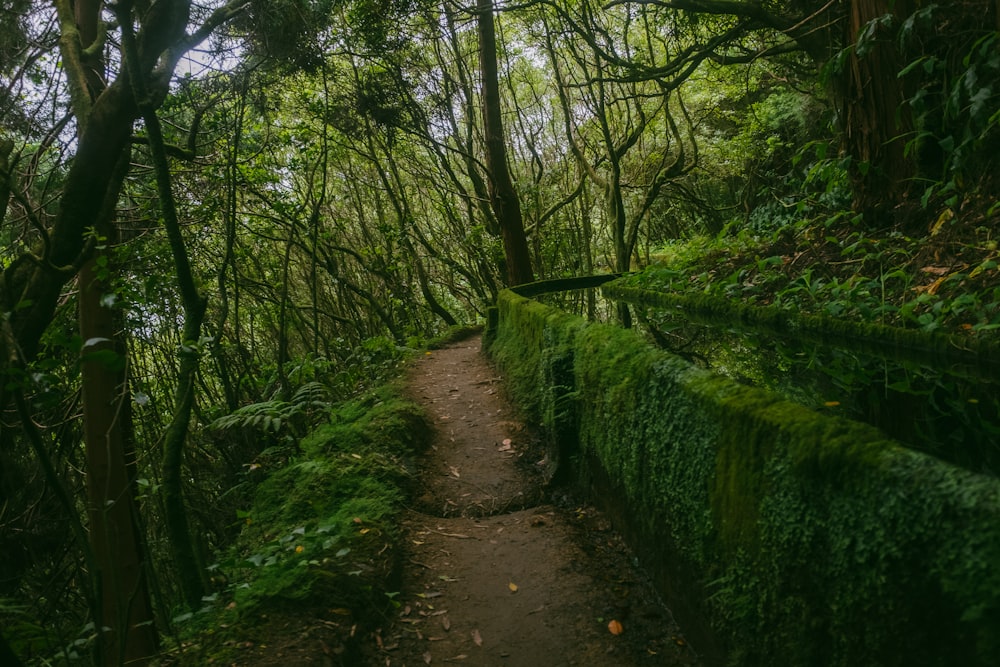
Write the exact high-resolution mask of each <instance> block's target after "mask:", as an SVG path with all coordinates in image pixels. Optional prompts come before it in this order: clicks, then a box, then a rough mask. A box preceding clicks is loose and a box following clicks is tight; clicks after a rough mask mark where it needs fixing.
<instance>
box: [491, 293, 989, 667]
mask: <svg viewBox="0 0 1000 667" xmlns="http://www.w3.org/2000/svg"><path fill="white" fill-rule="evenodd" d="M499 305H500V318H499V322H498V327H497V331H496V333H495V337H494V343H493V344H492V346H491V352H492V353H493V354H494V356H495V358H496V359H497V362H498V364H499V365H500V367H501V369H502V370H503V372H504V373H505V375H508V376H509V377H515V378H517V377H520V376H522V375H523V376H524V377H525V378H526V377H527V376H528V375H529V373H530V370H529V369H534V371H535V374H534V378H535V382H536V384H541V383H543V382H544V381H545V379H546V378H545V375H544V374H543V373H542V372H540V369H541V368H542V367H543V364H544V361H543V359H544V358H545V357H546V355H551V354H554V353H555V354H556V355H557V356H559V357H561V358H565V355H567V354H568V355H570V358H571V361H572V368H573V373H572V381H573V390H574V391H575V396H574V399H573V400H574V402H575V404H576V405H575V414H576V419H575V421H574V426H575V428H577V429H578V433H579V440H578V443H579V444H578V448H577V449H576V450H575V452H574V461H575V468H574V472H575V474H576V476H577V477H578V478H579V479H581V480H583V481H584V482H585V483H586V484H587V485H588V486H589V487H591V488H594V489H595V491H596V492H597V494H598V497H600V498H603V499H605V500H606V501H608V499H620V501H608V502H610V503H611V505H612V507H611V510H612V512H613V513H614V514H617V515H618V516H619V517H621V519H622V521H623V522H624V527H623V529H624V532H625V533H626V534H630V535H632V536H633V538H634V542H635V547H636V548H637V549H638V550H639V552H640V553H644V554H646V555H647V556H648V560H647V566H649V567H651V568H653V569H654V570H656V571H658V572H660V573H667V572H670V573H672V576H670V577H669V578H670V581H671V582H672V583H671V586H672V588H673V592H674V593H675V594H678V595H682V596H683V597H684V603H685V606H689V608H690V607H694V608H697V609H700V610H701V612H702V613H703V614H704V615H705V617H706V618H707V619H708V620H709V621H710V622H711V624H712V627H713V629H714V636H715V639H716V640H719V641H721V642H722V643H723V644H724V645H725V646H726V647H727V648H728V650H729V657H730V659H731V660H732V661H733V662H734V664H741V665H804V664H809V665H845V666H846V665H857V664H878V665H947V664H955V662H961V663H962V664H969V665H984V666H985V665H991V664H994V663H995V662H996V661H997V660H998V659H1000V642H998V640H997V636H996V633H995V628H996V627H997V624H998V623H1000V603H998V600H1000V573H998V572H997V571H996V569H995V568H994V567H993V566H992V564H993V563H995V562H997V559H998V558H1000V530H998V528H997V526H998V525H1000V483H998V482H997V480H996V479H994V478H990V477H986V476H980V475H975V474H972V473H969V472H966V471H962V470H959V469H957V468H954V467H952V466H950V465H947V464H943V463H941V462H939V461H936V460H934V459H932V458H930V457H926V456H924V455H921V454H918V453H915V452H912V451H909V450H906V449H903V448H901V447H900V446H898V445H897V444H896V443H893V442H891V441H888V440H886V439H885V438H884V436H883V435H882V434H880V433H879V432H878V431H876V430H874V429H872V428H870V427H868V426H865V425H862V424H858V423H855V422H850V421H847V420H844V419H838V418H831V417H827V416H823V415H820V414H818V413H816V412H813V411H811V410H808V409H806V408H803V407H801V406H798V405H795V404H792V403H789V402H787V401H785V400H782V399H781V398H779V397H777V396H775V395H773V394H769V393H767V392H763V391H760V390H757V389H753V388H748V387H741V386H739V385H736V384H735V383H733V382H731V381H729V380H727V379H725V378H722V377H719V376H716V375H713V374H711V373H708V372H706V371H703V370H700V369H697V368H694V367H692V366H691V365H690V364H688V363H687V362H684V361H683V360H681V359H679V358H677V357H674V356H672V355H669V354H666V353H663V352H658V351H655V350H653V349H652V348H650V347H649V346H647V345H646V344H645V343H643V342H642V341H641V340H640V339H639V338H638V337H637V336H635V335H634V333H632V332H630V331H625V330H621V329H616V328H614V327H609V326H606V325H599V324H586V323H584V322H582V321H581V320H579V319H576V318H567V317H564V316H562V315H560V314H558V313H556V312H553V311H551V310H549V309H546V308H545V307H542V306H540V304H538V303H536V302H531V301H528V300H526V299H523V298H521V297H517V296H515V295H513V294H511V293H504V294H503V295H501V300H500V304H499ZM550 329H559V330H561V331H549V330H550ZM571 330H572V332H573V333H572V334H570V331H571ZM568 340H569V341H572V342H570V343H569V344H568V346H567V345H566V343H565V341H568ZM548 344H552V345H553V348H552V349H549V348H548V347H547V345H548ZM566 380H567V377H566V376H565V375H562V376H561V377H560V378H559V382H561V383H565V382H566ZM512 389H513V393H514V395H515V396H516V397H517V399H518V400H519V402H521V403H522V404H527V405H528V406H531V405H533V404H534V402H535V401H537V400H538V395H539V391H542V392H544V391H545V388H544V387H542V388H541V389H539V388H538V387H537V386H536V387H528V386H527V383H526V382H523V381H518V382H515V383H514V384H513V385H512ZM560 391H565V390H564V389H563V388H560ZM619 502H620V504H619Z"/></svg>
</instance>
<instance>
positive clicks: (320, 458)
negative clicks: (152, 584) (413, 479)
mask: <svg viewBox="0 0 1000 667" xmlns="http://www.w3.org/2000/svg"><path fill="white" fill-rule="evenodd" d="M429 433H430V428H429V423H428V422H427V420H426V418H425V416H424V414H423V412H422V411H421V409H420V408H419V407H418V406H417V405H416V404H414V403H412V402H410V401H408V400H406V399H404V398H402V394H401V388H400V387H399V386H395V385H393V386H387V387H382V388H379V389H377V390H375V391H373V392H371V393H369V394H367V395H365V396H363V397H361V398H358V399H356V400H354V401H349V402H346V403H343V404H340V405H338V406H335V407H334V409H333V410H332V411H331V418H330V421H329V422H328V423H326V424H323V425H321V426H319V427H318V428H316V429H315V430H314V431H313V432H311V433H310V434H309V435H308V436H307V437H306V438H304V439H303V441H302V442H301V452H302V455H301V456H300V457H299V458H298V459H296V460H293V461H291V462H289V464H288V465H287V466H285V467H284V468H282V469H280V470H278V471H276V472H274V473H273V474H271V475H270V476H269V477H268V478H267V479H266V480H264V481H263V482H262V483H261V484H260V486H259V487H258V489H257V492H256V495H255V497H254V502H253V506H252V507H251V508H250V510H249V511H247V512H244V513H240V515H239V517H238V518H239V520H240V521H241V522H242V523H243V524H244V525H243V530H242V532H241V534H240V536H239V538H238V539H237V540H236V542H235V543H234V544H233V546H232V547H231V548H230V549H229V550H228V552H227V553H226V555H225V556H224V557H223V558H222V559H220V561H219V562H218V563H216V564H214V565H213V566H212V568H211V570H212V575H213V581H216V582H218V583H219V585H220V589H219V591H218V592H217V593H216V594H214V595H212V596H210V597H209V598H208V599H207V600H206V607H205V608H204V609H203V610H201V612H199V613H198V614H194V615H193V616H192V617H191V618H187V616H188V615H184V616H182V617H181V618H180V619H179V620H180V621H181V623H180V627H181V628H182V629H183V630H184V631H185V633H186V634H188V635H190V637H191V638H192V643H191V644H190V645H189V648H188V649H187V650H186V651H185V652H184V654H183V656H182V662H185V663H189V664H204V661H207V660H209V659H212V660H213V661H226V662H228V661H229V660H230V659H237V658H236V656H237V655H238V654H239V653H240V651H242V650H244V649H245V647H246V646H247V645H248V642H249V643H250V644H252V643H253V642H254V641H258V642H260V641H266V638H267V637H268V636H269V635H270V632H269V628H271V627H273V626H274V625H275V623H277V624H278V625H284V626H287V625H288V624H289V623H291V620H290V619H292V618H303V619H309V620H310V621H316V619H321V620H320V622H321V623H323V624H324V625H323V627H324V628H325V629H326V630H327V631H329V630H330V629H331V628H336V627H342V630H343V632H341V633H340V636H339V637H338V638H337V641H340V642H342V645H341V646H340V647H339V649H338V651H339V652H338V653H336V655H340V656H341V658H340V662H338V663H337V664H345V665H346V664H352V663H351V660H352V659H353V657H352V656H353V653H352V651H351V650H350V647H349V646H347V645H348V644H350V643H351V641H350V638H351V637H353V636H354V634H351V633H350V632H349V631H350V628H351V627H352V626H353V625H355V624H361V625H364V624H366V623H369V622H374V621H375V620H376V619H377V618H378V615H379V614H380V613H381V611H382V610H383V609H384V608H385V607H386V606H387V605H388V604H389V603H390V598H389V596H390V595H391V593H392V592H393V586H394V585H395V584H394V581H395V578H396V571H397V566H398V564H397V562H396V558H397V541H398V535H397V530H398V515H399V512H400V511H401V508H402V506H403V503H404V500H405V498H406V494H407V487H408V485H409V480H410V472H409V468H410V466H409V464H408V461H409V458H410V457H411V456H412V455H413V454H415V453H416V452H417V451H419V450H420V449H422V448H423V447H424V446H425V445H426V443H427V442H428V438H429ZM327 618H328V619H330V620H325V621H324V620H322V619H327ZM281 619H285V620H284V621H283V620H281ZM285 621H288V622H285ZM254 638H256V639H254ZM261 638H265V639H261ZM251 640H252V641H251ZM199 661H201V662H199Z"/></svg>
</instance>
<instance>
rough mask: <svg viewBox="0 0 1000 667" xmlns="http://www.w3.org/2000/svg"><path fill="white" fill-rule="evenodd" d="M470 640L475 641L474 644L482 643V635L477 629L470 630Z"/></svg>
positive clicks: (479, 644) (480, 644)
mask: <svg viewBox="0 0 1000 667" xmlns="http://www.w3.org/2000/svg"><path fill="white" fill-rule="evenodd" d="M472 641H474V642H475V643H476V646H482V645H483V636H482V635H480V634H479V630H478V629H476V630H473V631H472Z"/></svg>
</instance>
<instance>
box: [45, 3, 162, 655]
mask: <svg viewBox="0 0 1000 667" xmlns="http://www.w3.org/2000/svg"><path fill="white" fill-rule="evenodd" d="M73 7H74V13H75V17H76V21H77V25H78V26H79V29H80V44H81V45H82V46H83V47H84V48H86V47H89V46H91V45H92V44H94V43H95V42H96V41H97V39H98V38H99V35H98V18H99V14H100V10H101V3H100V2H98V1H97V0H80V1H79V2H77V3H74V5H73ZM92 57H93V56H92ZM93 58H94V62H90V63H87V64H89V65H90V66H89V67H86V69H85V88H86V90H83V88H84V86H81V85H77V86H76V89H75V90H76V95H77V101H76V103H75V104H74V106H75V109H76V111H77V123H78V135H79V136H78V139H79V140H80V145H81V149H80V152H81V153H82V152H83V148H82V147H83V145H84V144H85V143H86V139H87V137H86V136H85V135H86V134H87V133H88V130H89V131H91V132H93V131H94V130H95V129H96V128H95V127H93V126H91V124H90V122H89V121H90V119H91V115H92V114H90V113H87V111H90V105H91V102H92V101H93V100H96V99H97V98H98V96H99V95H101V94H102V93H104V92H106V91H105V83H104V80H103V78H102V76H101V72H102V70H103V63H101V62H100V59H99V57H93ZM119 104H120V105H125V104H126V102H125V100H124V99H123V100H121V101H120V102H119ZM119 110H120V107H119ZM94 115H95V116H96V114H94ZM127 118H128V116H127V115H125V114H122V117H121V122H120V123H119V124H118V127H117V128H116V129H117V130H118V135H119V141H118V142H110V144H111V145H109V146H106V147H105V149H106V150H107V161H106V165H108V167H109V168H108V169H107V172H106V176H107V180H106V181H105V185H106V188H102V189H100V190H96V191H91V192H89V193H87V194H86V197H87V198H88V199H89V200H90V201H91V202H92V205H91V208H92V209H96V212H97V214H96V216H95V218H93V219H92V220H91V224H92V225H93V230H94V232H95V234H97V235H98V236H102V237H103V239H99V242H103V243H105V244H108V243H111V242H112V241H114V240H116V239H115V236H116V235H115V232H114V228H113V223H112V221H113V220H114V217H115V210H116V207H117V202H118V194H119V192H120V191H121V185H122V182H123V181H124V178H125V174H126V173H127V170H128V159H127V154H128V148H127V147H126V144H125V143H124V142H121V141H120V138H121V136H122V135H124V136H127V135H128V133H129V132H130V131H131V125H132V124H131V121H130V120H127ZM101 134H102V135H103V133H101ZM111 165H114V166H113V167H112V166H111ZM64 201H65V198H64ZM116 270H117V267H116V266H115V263H114V261H113V260H112V259H111V258H110V256H109V255H108V254H105V253H104V252H103V251H102V252H100V253H98V254H96V255H93V256H91V257H90V258H89V259H88V260H87V261H86V262H85V263H84V264H83V267H82V268H81V270H80V273H79V275H78V278H77V280H78V285H79V297H78V321H79V327H80V337H81V338H82V339H83V341H84V346H83V350H82V353H81V364H80V373H81V386H82V399H83V436H84V442H85V449H86V460H87V497H88V502H87V515H88V519H89V524H90V543H91V548H92V550H93V553H94V562H95V566H96V568H97V571H96V572H94V573H92V574H93V576H95V577H96V578H97V585H96V594H97V596H98V599H99V604H98V607H99V609H100V618H97V619H94V622H95V624H96V625H97V626H98V628H102V631H100V633H99V640H98V662H99V664H102V665H109V666H111V665H113V666H116V667H117V666H118V665H121V664H125V663H127V664H129V665H142V664H146V663H147V662H148V661H149V659H150V658H151V657H152V656H153V655H154V654H155V653H156V650H157V635H156V626H155V625H154V623H153V611H152V604H151V602H150V597H149V588H148V582H147V581H146V572H147V568H146V567H145V565H144V563H143V557H144V554H143V550H142V539H141V536H140V532H139V531H140V528H139V520H138V519H139V516H138V506H137V504H136V502H135V497H136V493H135V474H134V471H135V468H134V461H131V462H130V461H129V460H128V456H127V454H128V453H131V455H132V456H133V457H134V451H132V448H131V436H130V434H127V433H126V432H125V429H126V421H125V420H124V419H123V418H122V417H123V415H122V411H123V408H127V407H128V406H127V401H129V400H131V396H130V395H129V391H128V379H127V373H126V345H125V344H124V343H123V342H122V339H121V334H120V332H119V331H118V324H119V321H118V317H116V314H115V312H114V311H113V310H112V304H113V301H109V300H108V299H107V295H109V294H113V291H114V288H113V285H112V284H111V283H112V276H114V275H115V272H116Z"/></svg>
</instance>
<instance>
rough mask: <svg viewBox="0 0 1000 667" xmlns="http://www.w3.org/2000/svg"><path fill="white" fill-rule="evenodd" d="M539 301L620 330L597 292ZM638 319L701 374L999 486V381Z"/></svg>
mask: <svg viewBox="0 0 1000 667" xmlns="http://www.w3.org/2000/svg"><path fill="white" fill-rule="evenodd" d="M538 298H539V300H541V301H543V302H545V303H548V304H549V305H552V306H555V307H558V308H561V309H563V310H568V311H570V312H575V313H577V314H580V315H583V316H584V317H588V319H592V320H597V321H604V322H613V321H615V320H616V311H617V306H616V304H615V302H613V301H610V300H608V299H606V298H604V297H602V296H601V295H600V293H599V291H597V290H577V291H573V292H560V293H554V294H547V295H543V296H540V297H538ZM632 312H633V313H636V316H635V317H634V318H633V319H634V323H635V327H636V329H637V330H639V331H641V332H643V333H644V334H646V335H647V336H648V337H649V338H650V339H651V340H652V341H653V342H654V343H655V344H656V345H658V346H659V347H661V348H663V349H665V350H667V351H669V352H672V353H674V354H677V355H679V356H682V357H684V358H686V359H688V360H689V361H691V362H692V363H694V364H696V365H698V366H701V367H703V368H708V369H711V370H713V371H715V372H717V373H720V374H722V375H725V376H727V377H730V378H732V379H733V380H735V381H737V382H740V383H741V384H745V385H750V386H754V387H761V388H764V389H768V390H770V391H774V392H776V393H778V394H780V395H782V396H784V397H785V398H787V399H789V400H792V401H794V402H796V403H799V404H801V405H804V406H806V407H808V408H812V409H814V410H816V411H818V412H821V413H824V414H830V415H838V416H842V417H846V418H848V419H853V420H857V421H862V422H866V423H868V424H871V425H873V426H875V427H877V428H879V429H881V430H882V431H884V432H885V433H886V434H887V435H889V436H890V437H892V438H893V439H895V440H898V441H899V442H901V443H902V444H904V445H906V446H908V447H911V448H913V449H917V450H920V451H923V452H926V453H928V454H931V455H933V456H936V457H938V458H940V459H942V460H945V461H949V462H951V463H954V464H956V465H959V466H961V467H963V468H966V469H968V470H971V471H973V472H977V473H983V474H988V475H993V476H1000V378H998V377H997V375H996V373H995V372H990V371H988V370H985V369H983V368H977V367H975V366H973V367H962V366H959V365H957V364H952V365H947V364H946V365H927V364H924V363H920V362H916V361H913V362H910V361H898V360H894V359H888V358H885V357H877V356H871V355H867V354H862V353H859V352H858V351H856V350H851V349H845V348H835V347H829V346H820V345H817V344H815V343H803V342H800V341H796V340H794V339H790V338H782V337H780V336H776V335H774V334H772V333H766V334H765V333H760V332H755V331H753V330H740V329H737V328H735V327H726V326H720V325H718V324H708V325H706V324H698V323H695V322H692V321H690V320H689V319H688V318H686V317H685V316H683V315H681V314H679V313H678V312H677V311H670V310H658V309H646V308H634V307H633V309H632Z"/></svg>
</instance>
